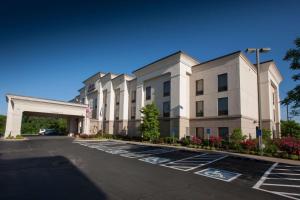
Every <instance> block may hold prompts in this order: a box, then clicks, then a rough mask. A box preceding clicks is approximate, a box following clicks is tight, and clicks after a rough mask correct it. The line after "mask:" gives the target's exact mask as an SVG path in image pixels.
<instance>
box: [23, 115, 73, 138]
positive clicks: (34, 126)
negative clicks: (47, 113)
mask: <svg viewBox="0 0 300 200" xmlns="http://www.w3.org/2000/svg"><path fill="white" fill-rule="evenodd" d="M42 128H45V129H55V130H56V131H57V132H60V133H66V129H67V121H66V119H64V118H54V117H36V116H26V115H25V116H24V117H23V119H22V128H21V133H22V134H38V132H39V130H40V129H42Z"/></svg>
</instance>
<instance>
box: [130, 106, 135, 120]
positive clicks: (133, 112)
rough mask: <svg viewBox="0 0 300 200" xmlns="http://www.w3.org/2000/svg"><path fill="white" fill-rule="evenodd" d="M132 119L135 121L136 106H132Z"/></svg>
mask: <svg viewBox="0 0 300 200" xmlns="http://www.w3.org/2000/svg"><path fill="white" fill-rule="evenodd" d="M131 119H135V106H131Z"/></svg>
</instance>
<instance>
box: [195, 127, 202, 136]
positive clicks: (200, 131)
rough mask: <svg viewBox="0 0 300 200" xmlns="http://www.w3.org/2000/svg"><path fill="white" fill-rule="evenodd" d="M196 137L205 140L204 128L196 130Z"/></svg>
mask: <svg viewBox="0 0 300 200" xmlns="http://www.w3.org/2000/svg"><path fill="white" fill-rule="evenodd" d="M196 137H197V138H201V139H204V128H203V127H197V128H196Z"/></svg>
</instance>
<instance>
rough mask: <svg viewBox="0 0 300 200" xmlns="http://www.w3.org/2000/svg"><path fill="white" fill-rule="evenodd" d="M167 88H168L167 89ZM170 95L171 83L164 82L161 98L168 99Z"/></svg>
mask: <svg viewBox="0 0 300 200" xmlns="http://www.w3.org/2000/svg"><path fill="white" fill-rule="evenodd" d="M167 86H169V87H167ZM166 88H168V91H166ZM170 95H171V81H165V82H164V83H163V96H164V97H168V96H170Z"/></svg>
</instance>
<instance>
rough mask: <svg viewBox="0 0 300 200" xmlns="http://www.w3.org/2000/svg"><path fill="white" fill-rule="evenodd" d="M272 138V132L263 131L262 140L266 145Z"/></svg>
mask: <svg viewBox="0 0 300 200" xmlns="http://www.w3.org/2000/svg"><path fill="white" fill-rule="evenodd" d="M271 136H272V131H270V130H266V129H263V130H262V139H263V142H264V143H266V142H269V141H270V140H271Z"/></svg>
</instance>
